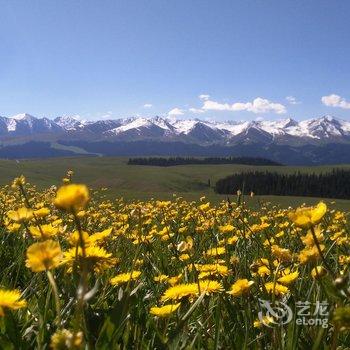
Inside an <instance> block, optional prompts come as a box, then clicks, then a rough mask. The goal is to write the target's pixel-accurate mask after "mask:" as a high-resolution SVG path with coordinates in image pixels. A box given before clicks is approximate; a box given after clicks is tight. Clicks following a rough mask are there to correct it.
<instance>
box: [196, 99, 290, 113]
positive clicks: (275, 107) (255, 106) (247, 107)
mask: <svg viewBox="0 0 350 350" xmlns="http://www.w3.org/2000/svg"><path fill="white" fill-rule="evenodd" d="M202 109H204V110H214V111H248V112H253V113H269V112H271V113H276V114H284V113H286V112H287V110H286V107H285V106H284V105H282V104H280V103H275V102H271V101H269V100H267V99H265V98H261V97H257V98H256V99H254V100H253V101H252V102H245V103H244V102H236V103H233V104H229V103H219V102H216V101H211V100H206V101H204V104H203V107H202Z"/></svg>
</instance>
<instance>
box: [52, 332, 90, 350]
mask: <svg viewBox="0 0 350 350" xmlns="http://www.w3.org/2000/svg"><path fill="white" fill-rule="evenodd" d="M82 342H83V333H82V332H78V333H76V334H74V333H72V332H71V331H69V330H68V329H60V330H58V331H56V333H54V334H53V335H52V337H51V343H50V347H51V349H52V350H64V349H72V350H74V349H76V350H78V349H81V345H82Z"/></svg>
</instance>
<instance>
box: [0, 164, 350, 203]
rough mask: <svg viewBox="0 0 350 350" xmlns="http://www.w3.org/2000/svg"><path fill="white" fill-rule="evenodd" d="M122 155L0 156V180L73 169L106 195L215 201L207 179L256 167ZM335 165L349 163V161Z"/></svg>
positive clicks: (57, 177) (54, 177)
mask: <svg viewBox="0 0 350 350" xmlns="http://www.w3.org/2000/svg"><path fill="white" fill-rule="evenodd" d="M126 163H127V158H114V157H113V158H107V157H104V158H102V157H81V158H58V159H44V160H42V159H40V160H21V161H14V160H0V174H1V175H0V185H5V184H8V183H10V182H11V180H12V179H13V178H14V177H16V176H18V175H21V174H23V175H25V176H26V177H27V180H28V181H29V182H30V183H32V184H34V185H36V186H38V187H39V188H40V189H43V188H47V187H49V186H51V185H53V184H54V185H59V184H60V183H61V178H62V177H63V176H64V174H65V173H66V171H67V170H69V169H71V170H73V171H74V172H75V176H74V179H75V181H77V182H82V183H86V184H88V185H89V186H91V187H93V188H96V189H97V188H101V187H107V188H108V189H109V191H108V196H110V198H113V197H124V198H125V199H127V200H132V199H141V200H146V199H150V198H159V199H171V198H172V197H173V194H174V193H176V194H177V195H178V196H182V197H184V198H185V199H187V200H197V199H198V198H199V197H201V196H203V195H205V196H206V197H207V198H208V199H209V200H210V201H212V202H218V201H220V200H222V199H223V198H226V197H227V196H222V195H217V194H215V193H214V192H213V189H212V188H209V187H208V180H210V183H211V185H212V186H213V185H214V184H215V182H216V181H217V180H218V179H220V178H222V177H225V176H227V175H231V174H233V173H234V172H241V171H246V170H252V169H257V167H256V166H247V165H184V166H175V167H168V168H164V167H154V166H137V165H132V166H131V165H127V164H126ZM339 167H346V168H350V165H344V166H339ZM331 168H333V167H331V166H317V167H289V166H284V167H271V166H261V167H259V170H262V171H264V170H273V171H278V172H281V173H282V172H283V173H294V172H296V171H301V172H326V171H328V170H330V169H331ZM318 200H319V199H317V198H304V197H278V196H255V197H254V198H253V199H251V198H247V202H248V204H250V205H252V206H257V205H258V204H259V202H260V201H271V202H273V203H279V204H281V205H282V206H284V207H288V206H290V205H291V206H296V205H300V204H301V203H304V202H305V203H307V204H314V203H316V202H317V201H318ZM337 207H338V208H339V209H343V210H348V209H350V201H346V200H337Z"/></svg>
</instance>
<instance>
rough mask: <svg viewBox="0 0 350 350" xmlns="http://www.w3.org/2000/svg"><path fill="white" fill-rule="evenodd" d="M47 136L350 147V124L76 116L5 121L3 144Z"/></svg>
mask: <svg viewBox="0 0 350 350" xmlns="http://www.w3.org/2000/svg"><path fill="white" fill-rule="evenodd" d="M41 135H45V137H46V139H47V137H48V136H50V137H52V138H54V139H56V140H59V139H63V140H69V139H70V138H72V139H75V140H77V139H81V140H85V141H89V140H90V139H91V140H94V141H96V140H103V141H105V140H112V141H118V140H120V141H135V140H158V141H181V142H186V143H196V144H201V145H210V144H223V145H233V144H240V143H261V144H271V143H275V144H288V145H295V144H300V143H301V144H308V143H310V144H315V143H329V142H335V143H338V142H350V121H345V120H340V119H337V118H334V117H332V116H324V117H321V118H314V119H308V120H304V121H300V122H298V121H295V120H293V119H290V118H289V119H283V120H274V121H271V120H270V121H268V120H262V121H241V122H238V121H228V122H218V121H204V120H199V119H178V120H176V119H168V118H162V117H159V116H156V117H153V118H145V117H135V118H126V119H117V120H98V121H81V120H79V119H78V118H76V117H74V116H61V117H57V118H56V119H54V120H51V119H48V118H36V117H34V116H32V115H30V114H26V113H24V114H19V115H16V116H13V117H10V118H6V117H0V140H1V139H9V138H11V139H15V138H16V137H21V138H23V137H29V138H30V139H31V140H35V141H40V140H41Z"/></svg>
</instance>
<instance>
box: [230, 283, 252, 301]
mask: <svg viewBox="0 0 350 350" xmlns="http://www.w3.org/2000/svg"><path fill="white" fill-rule="evenodd" d="M253 284H254V281H248V280H247V279H246V278H244V279H239V280H237V281H236V282H235V283H234V284H233V285H232V286H231V290H230V291H229V292H227V293H228V294H231V295H233V296H234V297H240V296H241V295H243V294H246V293H248V292H249V290H250V287H251V286H252V285H253Z"/></svg>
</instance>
